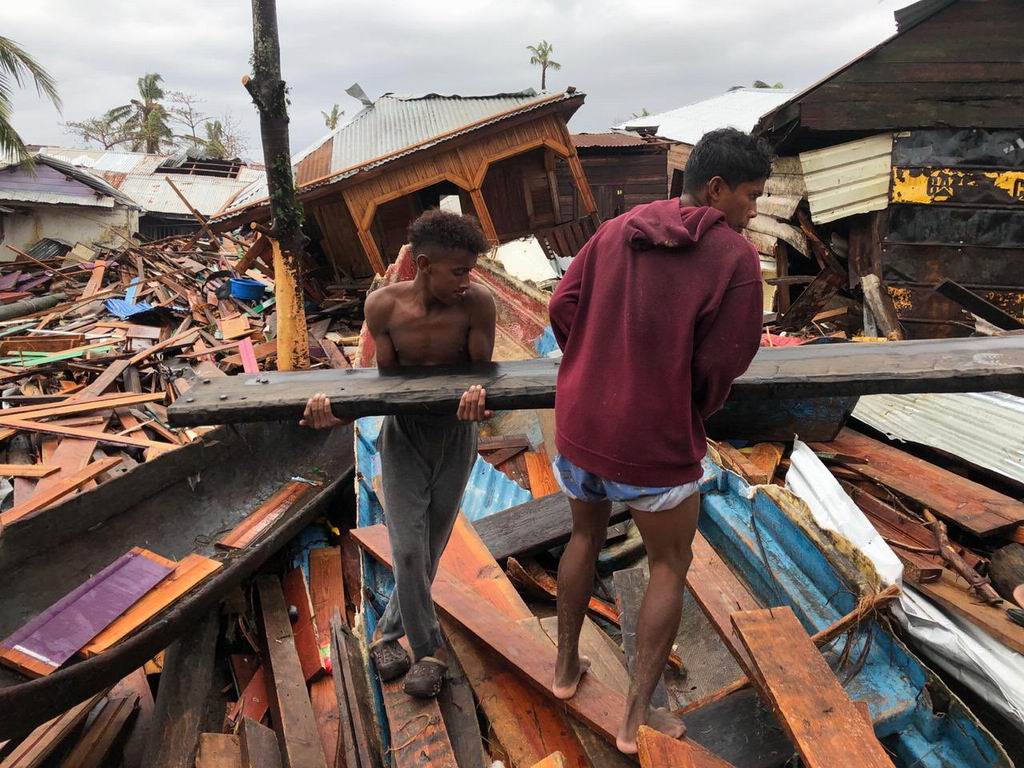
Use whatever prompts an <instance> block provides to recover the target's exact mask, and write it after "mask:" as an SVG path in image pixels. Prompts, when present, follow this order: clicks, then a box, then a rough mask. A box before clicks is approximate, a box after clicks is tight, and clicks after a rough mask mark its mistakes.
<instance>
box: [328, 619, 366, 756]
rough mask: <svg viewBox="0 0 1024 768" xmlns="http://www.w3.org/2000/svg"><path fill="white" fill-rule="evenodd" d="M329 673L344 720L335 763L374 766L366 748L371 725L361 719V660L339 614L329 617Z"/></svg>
mask: <svg viewBox="0 0 1024 768" xmlns="http://www.w3.org/2000/svg"><path fill="white" fill-rule="evenodd" d="M331 673H332V675H333V677H334V688H335V691H336V692H337V696H338V711H339V713H341V714H343V715H344V717H343V719H342V721H341V725H342V727H340V728H339V732H340V738H339V741H338V750H337V753H336V755H335V756H334V760H335V764H341V760H342V759H344V765H345V766H348V767H350V768H351V767H353V766H357V765H358V766H360V767H361V768H362V767H363V766H372V765H374V764H375V762H374V757H373V755H372V748H371V746H370V744H371V739H372V738H373V737H372V735H371V730H372V729H373V727H374V726H373V725H372V723H371V722H370V719H369V718H367V717H366V716H365V713H364V712H363V706H364V704H365V703H366V702H368V701H369V698H370V694H369V690H368V688H367V685H366V678H365V676H364V674H363V669H362V657H361V656H360V654H359V651H358V649H357V648H356V641H355V639H354V638H353V637H352V636H351V635H350V634H349V630H348V628H347V627H345V626H344V624H343V623H342V620H341V613H340V612H337V613H335V614H333V615H332V616H331Z"/></svg>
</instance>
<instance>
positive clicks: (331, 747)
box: [309, 547, 351, 761]
mask: <svg viewBox="0 0 1024 768" xmlns="http://www.w3.org/2000/svg"><path fill="white" fill-rule="evenodd" d="M309 593H310V595H309V596H310V598H311V600H312V602H313V620H314V625H315V627H316V633H317V645H318V646H319V653H320V656H321V658H322V659H327V658H330V649H331V624H330V622H331V616H333V615H334V611H335V610H337V611H339V612H340V614H341V615H343V614H344V612H345V585H344V581H343V576H342V568H341V550H340V549H339V548H338V547H323V548H321V549H314V550H312V551H310V553H309ZM309 698H310V701H312V703H313V713H314V714H315V715H316V725H317V730H319V731H320V741H321V743H322V744H323V746H324V755H326V756H327V759H328V761H330V760H331V759H333V757H334V756H335V755H336V754H337V753H338V739H339V737H340V733H339V727H340V726H339V719H343V718H342V717H341V715H340V713H339V711H338V692H337V689H336V687H335V682H334V677H333V676H332V675H327V676H326V677H322V678H321V679H319V680H316V681H314V682H313V684H312V685H311V686H310V688H309ZM348 727H351V726H348Z"/></svg>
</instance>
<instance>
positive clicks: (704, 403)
mask: <svg viewBox="0 0 1024 768" xmlns="http://www.w3.org/2000/svg"><path fill="white" fill-rule="evenodd" d="M770 171H771V162H770V158H769V156H768V153H767V151H766V149H765V147H764V145H763V144H761V143H760V142H759V141H757V140H755V139H753V138H752V137H750V136H748V135H747V134H745V133H742V132H740V131H737V130H735V129H731V128H727V129H722V130H718V131H712V132H710V133H708V134H705V135H704V137H703V138H702V139H701V140H700V141H699V142H698V143H697V145H696V146H695V147H694V148H693V152H692V153H691V154H690V157H689V160H688V161H687V164H686V174H685V187H686V189H685V192H686V194H684V195H683V196H682V198H680V199H678V200H661V201H658V202H654V203H649V204H647V205H638V206H637V207H635V208H634V209H633V210H631V211H629V212H628V213H626V214H624V215H622V216H619V217H618V218H616V219H613V220H611V221H608V222H605V223H604V224H603V225H602V226H601V228H600V229H599V230H598V231H597V234H595V235H594V237H592V238H591V239H590V241H589V242H588V243H587V244H586V245H585V246H584V247H583V249H582V250H581V251H580V252H579V254H578V255H577V256H576V258H575V259H574V260H573V263H572V265H571V266H570V267H569V269H568V271H567V272H566V273H565V277H564V278H563V279H562V281H561V283H560V284H559V286H558V289H557V290H556V291H555V293H554V295H553V296H552V298H551V302H550V304H549V306H548V309H549V312H550V315H551V328H552V330H553V331H554V333H555V338H556V339H557V341H558V344H559V346H560V347H561V348H562V351H563V353H564V354H563V357H562V362H561V364H560V365H559V368H558V386H557V392H556V395H555V425H556V443H557V446H558V452H559V456H558V458H557V459H556V460H555V476H556V479H557V480H558V482H559V485H560V486H561V487H562V490H563V491H564V492H565V494H566V495H567V496H568V497H569V506H570V507H571V509H572V538H571V539H570V541H569V544H568V545H567V546H566V548H565V552H564V553H563V554H562V558H561V561H560V563H559V567H558V660H557V662H556V665H555V679H554V681H553V682H552V692H553V693H554V695H555V696H557V697H559V698H562V699H567V698H570V697H571V696H573V695H575V693H576V687H577V685H578V683H579V680H580V677H581V676H582V675H583V674H584V673H585V672H586V669H587V666H588V664H589V662H588V661H587V659H586V658H584V657H582V656H580V654H579V637H580V627H581V626H582V622H583V616H584V613H585V611H586V606H587V601H588V600H589V598H590V592H591V589H592V587H593V583H594V563H595V561H596V560H597V555H598V552H599V551H600V549H601V547H602V546H604V540H605V537H606V535H607V530H608V516H609V514H610V512H611V502H612V501H619V502H623V503H625V504H626V505H627V506H628V507H629V508H630V510H631V512H632V516H633V520H634V522H635V523H636V526H637V528H638V529H639V530H640V535H641V536H642V537H643V540H644V545H645V546H646V548H647V558H648V563H649V565H650V571H651V578H650V582H649V583H648V586H647V592H646V594H645V595H644V599H643V603H642V604H641V606H640V616H639V620H638V622H637V630H636V640H637V655H636V666H635V669H634V671H633V675H632V676H631V678H630V686H629V695H628V697H627V701H626V713H625V717H624V719H623V722H622V724H621V726H620V728H619V732H618V735H617V739H616V743H617V746H618V748H619V749H620V750H621V751H623V752H627V753H635V752H636V751H637V747H636V733H637V729H638V728H639V727H640V725H641V724H643V723H645V722H646V723H649V724H651V725H652V726H654V727H656V728H658V729H659V730H663V731H665V732H667V733H669V734H670V735H672V736H680V735H681V734H682V733H683V730H684V729H683V724H682V723H681V722H680V721H679V720H678V719H676V718H674V717H672V716H671V715H670V714H669V713H667V712H664V711H660V710H652V708H651V706H650V702H651V694H652V693H653V692H654V688H655V686H656V685H657V682H658V679H659V678H660V677H661V673H662V671H663V670H664V669H665V662H666V661H667V660H668V654H669V649H670V648H671V646H672V640H673V638H675V636H676V633H677V632H678V630H679V619H680V614H681V612H682V605H683V585H684V584H685V582H686V572H687V569H688V568H689V567H690V561H691V559H692V557H693V555H692V552H691V545H692V542H693V537H694V532H695V531H696V530H697V517H698V514H699V511H700V494H699V492H698V485H699V481H700V477H701V460H702V459H703V458H704V453H705V449H706V444H705V438H704V420H705V419H706V418H708V417H709V416H710V415H711V414H713V413H714V412H715V411H717V410H718V409H719V408H721V407H722V405H723V404H724V403H725V400H726V398H727V397H728V395H729V388H730V386H731V385H732V382H733V379H735V378H736V377H737V376H739V375H740V374H741V373H743V372H744V371H745V370H746V368H747V365H749V364H750V361H751V359H752V358H753V357H754V353H755V352H756V351H757V346H758V342H759V341H760V338H761V320H762V298H761V272H760V265H759V262H758V257H757V253H756V252H755V251H754V248H753V246H751V244H750V243H749V242H748V241H747V240H746V239H745V238H744V237H743V235H742V234H740V232H741V230H742V229H743V228H744V227H745V226H746V224H747V222H748V221H749V220H750V219H751V218H752V217H753V216H754V215H755V214H756V213H757V202H756V201H757V198H758V196H759V195H760V194H761V193H762V191H763V190H764V184H765V180H766V179H767V178H768V174H769V173H770Z"/></svg>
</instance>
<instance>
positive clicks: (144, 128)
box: [107, 73, 174, 155]
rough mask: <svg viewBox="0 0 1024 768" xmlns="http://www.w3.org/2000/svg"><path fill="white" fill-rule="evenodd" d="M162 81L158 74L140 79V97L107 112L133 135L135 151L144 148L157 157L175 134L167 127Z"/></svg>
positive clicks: (138, 84) (133, 149)
mask: <svg viewBox="0 0 1024 768" xmlns="http://www.w3.org/2000/svg"><path fill="white" fill-rule="evenodd" d="M162 82H163V78H162V77H160V75H158V74H156V73H152V74H146V75H144V76H143V77H140V78H139V79H138V81H137V87H138V89H139V98H137V99H132V100H131V102H129V103H128V104H123V105H122V106H120V107H114V108H113V109H111V110H110V111H109V112H108V113H107V114H108V115H109V116H110V117H111V118H112V119H113V120H115V121H123V124H124V128H125V131H126V132H127V133H128V134H129V135H130V136H131V144H132V151H133V152H138V151H139V150H140V149H143V148H144V149H145V150H146V152H148V153H149V154H151V155H154V154H157V153H159V152H160V145H161V144H164V143H169V142H171V141H173V140H174V134H173V132H172V131H171V129H170V127H169V126H168V125H167V119H168V114H167V110H166V109H164V105H163V104H161V103H160V100H161V99H163V97H164V90H163V88H161V87H160V83H162Z"/></svg>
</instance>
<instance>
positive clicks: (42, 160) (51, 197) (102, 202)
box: [0, 154, 139, 208]
mask: <svg viewBox="0 0 1024 768" xmlns="http://www.w3.org/2000/svg"><path fill="white" fill-rule="evenodd" d="M34 162H36V163H38V164H39V165H45V166H48V167H50V168H52V169H54V170H55V171H58V172H60V173H62V174H64V175H65V176H67V177H68V178H69V179H73V180H75V181H77V182H78V183H80V184H84V185H85V186H87V187H89V188H90V189H92V190H93V191H95V192H97V193H98V194H99V195H102V196H103V198H106V199H103V198H100V199H97V200H91V199H88V198H79V197H73V196H70V195H65V194H62V193H60V192H47V191H41V190H5V191H4V193H3V199H4V200H12V201H18V202H24V203H52V204H55V205H65V204H66V205H88V206H93V207H97V206H98V207H101V208H112V207H114V204H115V203H120V204H122V205H127V206H129V207H131V208H139V204H138V203H137V202H135V201H134V200H133V199H132V198H130V197H128V195H126V194H124V193H123V192H121V191H120V190H117V189H115V188H114V187H112V186H111V185H110V184H109V183H108V182H107V181H105V180H104V179H102V178H100V177H99V176H96V175H95V174H92V173H90V172H89V171H86V170H84V169H82V168H76V167H75V166H74V165H71V164H70V163H68V162H66V161H64V160H60V159H58V158H56V157H50V156H49V155H45V154H37V155H35V157H34ZM14 165H17V163H15V162H11V161H4V163H3V164H2V165H0V170H2V169H4V168H10V167H11V166H14Z"/></svg>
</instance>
